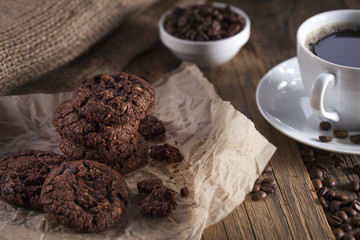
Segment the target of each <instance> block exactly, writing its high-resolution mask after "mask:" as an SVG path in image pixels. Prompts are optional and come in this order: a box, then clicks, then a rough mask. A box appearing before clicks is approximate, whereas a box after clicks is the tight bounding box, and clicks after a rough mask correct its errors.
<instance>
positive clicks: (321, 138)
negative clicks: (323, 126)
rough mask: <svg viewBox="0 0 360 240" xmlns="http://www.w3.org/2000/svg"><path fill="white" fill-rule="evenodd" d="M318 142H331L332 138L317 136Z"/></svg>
mask: <svg viewBox="0 0 360 240" xmlns="http://www.w3.org/2000/svg"><path fill="white" fill-rule="evenodd" d="M319 140H320V141H322V142H331V141H332V140H334V138H333V137H330V136H319Z"/></svg>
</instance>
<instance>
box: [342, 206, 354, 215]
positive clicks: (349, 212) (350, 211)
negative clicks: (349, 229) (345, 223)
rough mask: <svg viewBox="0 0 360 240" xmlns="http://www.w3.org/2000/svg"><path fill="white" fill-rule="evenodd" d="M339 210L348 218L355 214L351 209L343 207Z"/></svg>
mask: <svg viewBox="0 0 360 240" xmlns="http://www.w3.org/2000/svg"><path fill="white" fill-rule="evenodd" d="M341 210H343V211H344V212H345V213H346V214H347V215H348V216H351V217H353V216H356V214H357V212H356V210H354V209H352V208H349V207H343V208H341Z"/></svg>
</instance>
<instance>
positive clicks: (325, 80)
mask: <svg viewBox="0 0 360 240" xmlns="http://www.w3.org/2000/svg"><path fill="white" fill-rule="evenodd" d="M334 86H335V76H334V75H333V74H331V73H322V74H320V75H319V76H317V77H316V79H315V81H314V83H313V86H312V88H311V92H310V106H311V108H312V110H313V111H314V112H315V113H317V114H318V115H320V116H322V117H324V118H327V119H329V120H332V121H335V122H338V121H339V120H340V116H339V114H338V113H337V112H335V111H326V110H325V108H324V96H325V91H326V89H327V88H328V87H329V88H332V87H334Z"/></svg>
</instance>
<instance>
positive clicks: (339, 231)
mask: <svg viewBox="0 0 360 240" xmlns="http://www.w3.org/2000/svg"><path fill="white" fill-rule="evenodd" d="M333 233H334V236H335V238H336V240H338V239H341V238H342V237H343V236H344V235H345V233H344V231H343V230H342V229H341V228H335V229H334V230H333Z"/></svg>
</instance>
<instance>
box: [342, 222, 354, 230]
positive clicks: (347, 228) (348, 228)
mask: <svg viewBox="0 0 360 240" xmlns="http://www.w3.org/2000/svg"><path fill="white" fill-rule="evenodd" d="M340 228H341V229H342V230H344V231H345V232H350V231H351V230H352V226H351V225H350V224H348V223H342V224H340Z"/></svg>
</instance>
